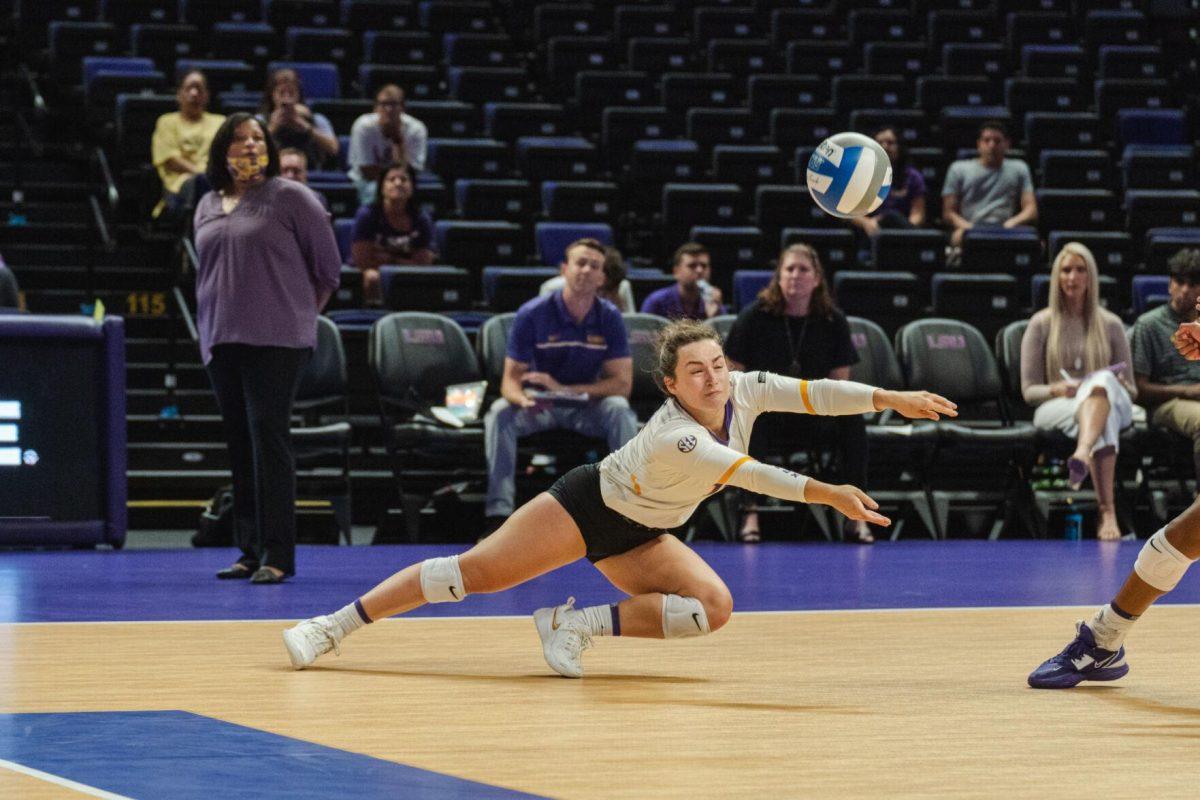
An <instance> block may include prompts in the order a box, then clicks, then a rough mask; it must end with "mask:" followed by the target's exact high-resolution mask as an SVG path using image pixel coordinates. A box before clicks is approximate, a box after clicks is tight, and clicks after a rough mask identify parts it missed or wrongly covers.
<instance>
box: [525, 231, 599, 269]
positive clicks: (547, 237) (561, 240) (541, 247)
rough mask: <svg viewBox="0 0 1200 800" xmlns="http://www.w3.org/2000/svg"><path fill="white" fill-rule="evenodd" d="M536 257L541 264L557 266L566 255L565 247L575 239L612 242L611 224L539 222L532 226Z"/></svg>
mask: <svg viewBox="0 0 1200 800" xmlns="http://www.w3.org/2000/svg"><path fill="white" fill-rule="evenodd" d="M533 236H534V239H535V240H536V242H537V251H538V257H539V259H540V260H541V262H542V265H543V266H547V267H557V266H558V265H559V264H561V263H562V262H563V261H564V260H565V259H566V257H567V247H568V246H570V244H571V242H574V241H575V240H577V239H595V240H596V241H598V242H600V244H606V245H610V244H612V243H613V231H612V226H610V225H607V224H605V223H603V222H539V223H537V224H536V225H535V226H534V229H533Z"/></svg>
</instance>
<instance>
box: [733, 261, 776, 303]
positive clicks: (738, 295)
mask: <svg viewBox="0 0 1200 800" xmlns="http://www.w3.org/2000/svg"><path fill="white" fill-rule="evenodd" d="M773 274H774V272H773V271H772V270H769V269H739V270H737V271H736V272H734V273H733V309H734V310H735V311H741V310H742V309H743V308H745V307H746V306H748V305H750V304H751V303H753V302H754V298H755V297H757V296H758V293H759V292H760V291H762V290H763V289H764V288H766V286H767V284H768V283H770V282H771V275H773Z"/></svg>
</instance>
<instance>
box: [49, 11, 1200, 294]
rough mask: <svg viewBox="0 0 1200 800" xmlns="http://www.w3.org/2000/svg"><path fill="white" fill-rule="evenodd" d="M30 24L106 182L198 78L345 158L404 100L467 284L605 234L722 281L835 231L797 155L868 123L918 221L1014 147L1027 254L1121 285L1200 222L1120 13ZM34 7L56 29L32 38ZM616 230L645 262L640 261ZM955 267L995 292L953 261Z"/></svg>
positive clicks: (1160, 57) (322, 16) (316, 17)
mask: <svg viewBox="0 0 1200 800" xmlns="http://www.w3.org/2000/svg"><path fill="white" fill-rule="evenodd" d="M45 5H46V7H45V8H42V6H41V4H39V7H38V10H37V12H36V14H45V15H46V17H45V18H46V19H55V20H56V21H54V22H51V23H50V24H49V25H48V27H47V36H48V40H47V46H48V49H47V56H48V58H49V62H50V64H51V65H52V68H53V70H55V71H56V74H59V75H61V77H62V79H63V80H65V81H67V82H68V83H75V82H78V83H79V84H80V86H81V89H80V91H81V92H82V93H83V96H84V97H85V98H86V101H87V103H88V107H89V109H91V111H92V113H93V114H94V115H96V116H97V118H99V119H102V120H112V121H113V122H114V128H113V131H114V136H115V139H114V142H115V146H116V152H117V153H118V154H119V155H120V156H121V159H120V161H121V163H124V164H126V165H128V164H129V163H137V162H141V161H144V160H145V158H146V150H147V145H146V142H147V141H148V137H149V131H150V129H151V128H152V125H153V120H154V119H155V118H156V117H157V115H158V114H160V113H163V112H164V111H167V110H170V109H172V108H173V107H174V101H173V99H172V98H170V97H169V96H166V95H164V94H161V93H160V92H163V91H165V90H166V89H167V88H168V86H169V85H172V82H173V81H175V80H176V79H177V78H178V77H179V76H180V74H181V72H182V71H185V70H187V69H190V68H193V67H196V66H199V67H201V68H203V69H204V70H205V72H206V74H207V75H208V77H209V80H210V84H211V86H212V89H213V91H214V93H215V98H216V101H215V107H216V109H217V110H223V111H232V110H240V109H247V108H256V107H257V104H258V102H259V87H260V86H261V85H262V83H263V80H264V78H265V71H266V70H267V69H271V68H274V67H279V66H285V65H287V66H291V67H293V68H295V69H297V70H298V71H299V73H300V74H301V76H302V80H303V82H304V85H305V90H306V94H307V95H308V97H309V99H310V100H311V102H312V106H313V108H314V110H316V111H319V112H321V113H324V114H325V115H326V116H328V117H329V118H330V119H331V121H332V122H333V124H334V128H335V130H336V131H338V132H340V133H343V134H344V133H345V132H346V131H348V129H349V125H350V122H351V121H352V120H353V119H354V118H355V117H357V116H358V115H359V114H361V113H365V112H367V111H369V110H370V109H371V107H372V104H371V100H370V99H369V98H370V97H372V95H373V92H374V90H375V89H376V88H377V87H378V86H379V85H380V84H381V83H383V82H392V81H394V82H398V83H400V84H401V85H402V86H404V87H405V89H406V91H407V94H408V97H409V99H410V103H409V108H408V111H409V113H411V114H412V115H413V116H416V117H417V118H419V119H421V120H422V121H423V122H425V124H426V125H427V126H428V127H429V129H430V135H431V137H432V138H431V141H430V144H429V158H428V163H427V164H426V170H427V171H426V173H425V174H423V176H422V180H421V188H420V195H421V197H422V199H423V201H424V202H425V203H426V205H427V206H428V207H429V208H430V210H431V211H433V213H434V214H435V217H437V218H439V219H441V220H445V221H452V220H450V219H448V218H453V219H454V220H461V221H465V222H467V223H469V224H470V225H473V226H476V227H478V228H480V230H481V237H480V238H482V239H483V240H484V244H483V245H481V246H479V247H476V246H475V243H474V242H472V244H471V246H470V247H467V248H465V249H467V250H469V251H471V253H469V254H468V256H467V257H468V258H470V259H471V260H470V262H469V263H468V262H461V263H460V261H459V260H458V256H457V254H456V255H455V257H454V258H450V257H447V256H446V253H445V252H444V251H443V258H442V260H443V261H446V262H448V263H451V264H453V265H454V266H459V267H464V268H468V269H472V270H474V269H476V268H478V267H481V266H484V265H487V264H503V265H520V264H524V263H526V260H527V259H528V258H529V257H530V256H533V255H534V254H535V252H536V250H535V248H534V247H533V242H532V238H531V236H530V233H531V232H532V231H531V230H530V229H529V225H528V223H529V221H530V219H531V217H532V216H533V215H538V214H543V215H545V218H547V219H552V220H558V221H564V220H567V221H585V222H606V223H608V224H610V225H612V226H613V227H614V228H615V231H614V235H615V238H616V241H617V242H618V243H621V244H623V245H626V246H627V247H630V246H632V248H633V250H634V252H633V255H645V256H646V257H647V258H648V259H650V260H654V261H657V260H660V259H661V258H662V257H663V256H664V255H665V253H666V252H667V251H668V250H669V249H670V248H671V247H673V246H674V245H675V244H677V243H678V242H680V241H682V240H683V239H685V238H687V237H688V236H689V234H690V233H691V228H692V227H693V226H696V225H700V226H707V227H713V228H722V229H726V230H723V231H705V232H704V233H705V235H707V236H709V237H711V239H712V240H713V241H714V242H716V243H717V244H722V243H725V242H728V247H727V248H726V249H727V250H728V251H730V252H733V253H734V254H736V255H737V256H738V259H737V260H736V261H734V262H732V263H725V262H722V261H720V260H718V261H717V267H718V270H725V271H726V272H727V274H731V272H732V270H733V269H737V268H751V267H756V266H761V265H762V263H763V261H764V260H765V259H766V258H769V257H770V256H771V255H773V250H774V248H775V243H776V242H779V241H780V235H781V232H782V230H783V229H784V228H785V227H800V228H808V227H812V228H827V229H835V230H836V229H840V228H841V225H842V223H840V222H838V221H836V220H833V219H832V218H829V217H827V216H825V215H824V214H822V213H821V212H820V211H819V210H818V209H816V208H815V206H813V205H812V203H811V202H810V201H809V200H808V198H807V197H806V196H805V193H804V192H803V191H802V188H803V187H802V185H798V184H803V177H804V176H803V172H804V167H805V165H806V163H807V159H808V155H809V154H810V152H811V148H812V146H813V145H814V144H815V143H816V142H818V141H819V140H820V139H821V138H822V137H823V136H825V135H827V134H829V133H832V132H835V131H836V130H839V129H841V128H846V127H850V128H855V129H860V130H871V129H873V128H874V127H875V126H877V125H879V124H882V123H884V122H891V123H894V124H896V125H897V127H898V128H899V130H900V134H901V137H902V139H904V141H905V142H906V144H907V145H908V146H909V147H910V156H911V159H912V163H913V164H914V166H916V167H917V168H918V169H920V170H921V171H922V173H923V174H924V177H925V178H926V181H927V185H928V191H929V197H930V199H931V200H932V202H930V203H929V204H928V208H929V211H930V216H931V217H932V218H933V219H935V220H936V218H937V217H938V216H939V212H940V203H939V202H938V194H939V192H940V184H941V177H942V175H943V174H944V172H945V169H946V166H947V165H948V163H949V161H951V160H953V159H954V158H957V157H960V156H962V155H963V152H962V150H963V149H964V148H970V147H971V146H972V145H973V142H974V137H975V131H976V128H977V125H978V123H979V122H980V121H981V120H983V119H992V118H998V119H1002V120H1005V121H1008V122H1009V123H1010V124H1011V126H1012V131H1013V134H1014V144H1017V145H1019V146H1020V147H1021V148H1023V150H1022V151H1020V152H1018V153H1015V154H1014V155H1015V157H1024V158H1026V159H1028V160H1029V161H1030V164H1031V167H1033V168H1034V169H1035V170H1036V176H1037V178H1036V184H1037V186H1038V187H1039V189H1038V195H1039V205H1040V208H1041V214H1040V218H1039V234H1040V235H1041V236H1042V237H1043V238H1045V237H1049V236H1050V234H1051V233H1053V232H1055V231H1092V232H1117V231H1123V232H1126V233H1129V234H1130V235H1131V236H1132V237H1133V239H1134V242H1135V243H1136V245H1137V246H1136V247H1134V248H1132V251H1131V252H1133V253H1134V254H1135V257H1137V258H1138V260H1137V261H1136V262H1134V264H1138V263H1141V261H1142V259H1141V256H1142V252H1144V251H1142V249H1141V244H1142V241H1143V239H1144V237H1145V236H1146V232H1147V231H1148V230H1150V229H1151V228H1155V227H1186V226H1192V225H1194V224H1195V223H1196V220H1197V218H1198V216H1200V193H1198V192H1196V191H1195V189H1194V186H1195V151H1194V147H1193V132H1192V122H1193V121H1192V120H1191V119H1190V118H1189V115H1188V112H1187V107H1188V105H1187V103H1186V102H1185V101H1186V99H1187V93H1188V92H1189V91H1194V89H1189V88H1188V86H1186V85H1184V83H1183V82H1182V81H1181V80H1180V79H1179V76H1178V75H1177V74H1176V71H1177V70H1178V69H1179V61H1178V60H1177V59H1174V58H1172V57H1168V56H1169V55H1170V46H1171V44H1170V43H1166V44H1164V37H1168V38H1169V37H1170V36H1171V35H1172V28H1171V27H1170V26H1169V25H1168V24H1167V23H1164V22H1163V21H1162V20H1161V19H1157V18H1154V19H1152V18H1151V17H1148V16H1147V14H1146V13H1144V12H1143V11H1142V10H1134V9H1132V8H1130V7H1131V6H1133V5H1135V4H1133V3H1128V2H1114V3H1103V4H1100V3H1087V4H1072V3H1068V2H1065V1H1061V0H1036V2H1007V3H1000V4H996V3H984V2H979V3H974V2H970V0H966V1H965V2H953V3H949V2H947V3H937V2H916V3H895V2H888V1H887V0H880V2H838V3H834V4H832V5H831V6H818V5H817V4H815V3H813V4H805V3H776V2H757V3H751V2H730V3H713V4H707V3H682V4H678V3H677V4H674V5H649V4H623V5H617V6H615V7H610V6H607V5H591V4H583V3H540V4H539V3H515V4H501V5H496V4H491V3H487V2H458V1H457V0H446V1H445V2H436V3H434V2H420V3H405V2H398V3H397V2H389V3H383V2H372V1H371V0H343V2H340V3H338V2H332V1H327V0H262V2H261V3H259V2H242V3H236V2H217V3H195V2H183V0H180V2H174V1H173V0H147V1H146V2H141V1H140V0H139V1H138V2H130V3H123V2H122V3H118V2H103V1H102V2H99V3H95V2H91V3H89V2H83V3H79V2H70V0H67V2H65V3H64V2H63V0H57V2H51V3H48V4H45ZM56 6H65V7H69V8H73V9H74V11H73V12H72V13H70V14H68V15H67V16H66V17H61V16H51V15H58V14H61V13H62V9H61V8H56ZM1164 48H1165V49H1164ZM346 149H347V148H346V146H345V140H344V139H343V147H342V153H343V156H344V154H345V152H346ZM1118 165H1119V168H1118ZM330 166H333V165H330ZM339 166H340V168H342V169H344V167H345V164H344V163H343V164H341V165H339ZM314 182H315V185H316V188H319V189H322V190H324V191H327V193H332V194H333V195H334V198H336V201H335V202H334V203H333V204H334V213H335V216H340V217H346V216H350V215H351V214H352V213H353V196H352V195H351V194H349V193H348V191H347V186H346V184H345V183H344V182H343V181H342V180H341V179H340V176H338V175H335V174H333V173H322V174H318V175H316V176H315V181H314ZM581 182H582V183H585V184H587V185H586V186H578V185H576V184H579V183H581ZM547 184H549V187H548V186H547ZM676 184H682V185H676ZM764 190H765V191H764ZM789 190H795V191H789ZM334 198H331V200H334ZM772 201H775V202H774V204H773V203H772ZM480 222H488V223H491V226H490V227H491V229H490V230H484V229H485V228H486V227H487V226H478V225H476V223H480ZM501 222H502V223H512V224H516V225H520V226H521V230H520V231H513V230H512V229H511V228H507V227H504V226H496V225H495V223H501ZM730 229H738V230H730ZM755 229H757V231H756V230H755ZM638 231H641V232H643V233H644V232H646V231H650V232H652V233H653V234H655V235H654V236H649V237H645V238H647V239H652V240H653V241H654V242H656V243H657V244H658V246H657V247H655V246H654V245H649V246H648V252H645V253H639V252H637V250H638V247H637V241H638V240H637V239H636V238H634V239H631V234H633V233H636V232H638ZM456 235H459V234H457V233H456V232H453V233H452V232H450V231H447V232H446V234H445V236H446V237H448V238H450V239H453V238H454V237H455V236H456ZM489 236H491V237H495V239H496V240H497V241H496V243H495V246H494V247H493V248H492V249H493V250H494V251H495V252H493V253H489V252H488V243H487V242H488V237H489ZM468 238H471V237H468ZM514 238H516V239H519V241H516V242H514V241H512V240H513V239H514ZM752 239H757V242H758V243H757V245H755V246H747V244H746V242H748V241H750V240H752ZM500 240H504V241H500ZM631 242H632V244H631ZM1008 245H1011V247H1012V248H1013V249H1014V250H1020V251H1022V254H1027V252H1028V243H1027V242H1019V241H1018V242H1012V241H1009V240H1005V241H1001V242H999V243H995V244H989V245H988V246H987V247H984V248H982V249H983V250H994V249H997V248H1000V249H1003V248H1004V247H1005V246H1008ZM451 247H452V245H451ZM978 249H980V248H976V250H978ZM472 254H474V257H472ZM855 256H857V253H855ZM1014 257H1016V255H1014ZM1038 263H1039V266H1040V264H1044V260H1043V259H1042V258H1039V259H1038ZM964 264H965V266H966V268H967V269H974V270H975V271H991V270H992V269H993V267H992V266H988V265H979V266H978V267H976V265H974V264H972V258H971V253H968V254H967V257H966V258H965V260H964ZM1134 264H1131V265H1130V269H1131V270H1132V269H1133V268H1134ZM873 266H874V267H875V268H876V269H886V270H893V269H897V270H923V269H924V266H925V265H924V264H923V263H920V262H917V263H913V262H906V261H892V260H887V259H886V258H880V257H876V258H875V260H874V261H873Z"/></svg>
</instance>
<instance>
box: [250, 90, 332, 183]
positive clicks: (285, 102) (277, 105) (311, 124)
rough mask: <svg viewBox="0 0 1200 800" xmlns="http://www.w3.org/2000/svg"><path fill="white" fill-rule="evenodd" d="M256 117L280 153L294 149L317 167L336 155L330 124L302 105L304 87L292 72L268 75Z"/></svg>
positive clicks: (303, 103)
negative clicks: (264, 126) (290, 148)
mask: <svg viewBox="0 0 1200 800" xmlns="http://www.w3.org/2000/svg"><path fill="white" fill-rule="evenodd" d="M258 116H259V119H260V120H262V122H263V123H264V124H265V125H266V127H267V132H268V133H270V134H271V138H272V139H274V140H275V146H276V147H277V148H279V149H280V150H283V149H284V148H289V147H294V148H295V149H297V150H299V151H301V152H303V153H304V155H306V156H307V157H308V163H309V164H313V165H314V166H316V167H317V168H320V167H321V166H322V165H323V164H325V162H326V161H328V160H329V159H331V158H333V157H334V156H336V155H337V152H338V140H337V135H336V134H335V133H334V132H333V125H331V124H330V123H329V119H328V118H326V116H325V115H324V114H316V113H313V110H312V109H310V108H309V107H308V105H307V104H306V103H305V102H304V87H303V86H301V85H300V76H299V75H297V74H296V70H294V69H286V68H285V69H277V70H275V71H274V72H272V73H271V74H270V75H269V76H267V85H266V87H264V88H263V97H262V103H261V104H260V105H259V107H258Z"/></svg>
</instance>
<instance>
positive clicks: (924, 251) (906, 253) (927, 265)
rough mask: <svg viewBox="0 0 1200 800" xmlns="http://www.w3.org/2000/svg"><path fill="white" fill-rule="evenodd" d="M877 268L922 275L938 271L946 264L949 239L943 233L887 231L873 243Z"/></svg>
mask: <svg viewBox="0 0 1200 800" xmlns="http://www.w3.org/2000/svg"><path fill="white" fill-rule="evenodd" d="M871 255H872V260H873V262H874V268H875V269H877V270H880V271H883V270H901V271H904V272H915V273H917V274H919V275H932V274H933V273H934V272H939V271H940V270H941V269H942V268H943V267H944V266H945V263H946V237H945V234H943V233H942V232H941V231H936V230H928V229H922V228H913V229H911V230H898V229H892V228H885V229H883V230H881V231H880V232H879V235H878V236H876V237H874V238H873V239H872V240H871Z"/></svg>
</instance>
